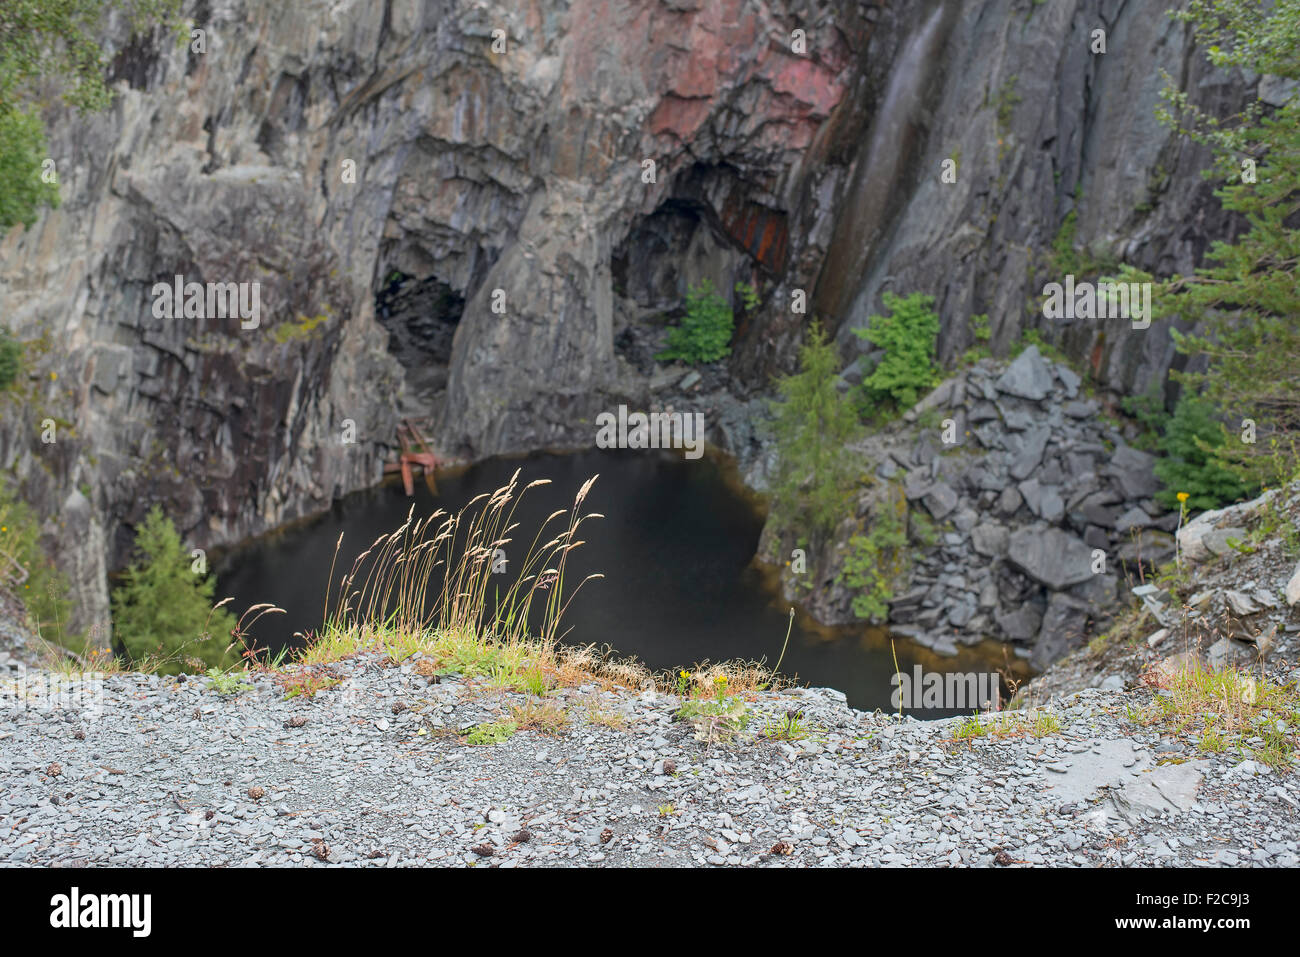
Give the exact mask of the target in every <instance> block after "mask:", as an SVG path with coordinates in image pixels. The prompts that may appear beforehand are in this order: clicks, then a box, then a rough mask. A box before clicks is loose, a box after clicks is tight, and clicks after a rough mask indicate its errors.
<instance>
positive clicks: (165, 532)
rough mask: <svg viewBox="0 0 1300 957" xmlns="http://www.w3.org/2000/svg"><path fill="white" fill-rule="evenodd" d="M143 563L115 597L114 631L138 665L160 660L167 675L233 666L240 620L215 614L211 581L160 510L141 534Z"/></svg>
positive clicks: (149, 518) (151, 513) (132, 569)
mask: <svg viewBox="0 0 1300 957" xmlns="http://www.w3.org/2000/svg"><path fill="white" fill-rule="evenodd" d="M135 547H136V551H137V558H138V559H140V560H139V561H138V562H137V563H135V564H132V565H131V566H130V568H128V569H127V571H126V574H125V576H124V577H123V581H122V584H121V585H120V586H119V587H118V588H117V589H116V590H115V591H114V592H113V630H114V634H115V635H116V637H117V638H118V640H120V641H121V642H122V645H123V647H124V648H125V649H126V652H127V655H128V656H129V657H130V658H131V659H132V660H135V661H139V660H141V659H145V658H151V659H155V660H157V661H158V663H159V666H158V670H159V672H160V673H162V674H179V673H180V672H182V671H202V670H205V669H206V668H208V667H222V668H224V667H229V666H230V665H231V664H233V663H234V662H235V660H236V658H235V656H234V655H233V654H232V653H231V652H229V651H228V650H227V646H228V645H229V644H230V641H231V638H230V635H231V632H232V631H233V629H234V627H235V619H234V616H233V615H231V614H230V613H229V612H227V611H226V610H225V609H217V610H216V611H213V610H212V605H213V602H212V592H213V589H214V588H215V587H216V583H215V581H213V580H212V579H211V578H209V577H206V576H202V575H198V574H196V573H195V572H194V571H193V570H192V568H191V562H190V557H189V555H187V554H186V552H185V549H184V546H183V545H182V544H181V537H180V535H178V534H177V532H176V528H175V526H174V525H172V522H171V519H169V518H167V517H166V516H165V515H164V514H163V511H162V509H161V508H159V507H158V506H157V505H155V506H154V507H153V508H152V509H150V511H149V514H148V515H147V516H146V517H145V520H144V521H143V522H141V523H140V525H139V527H138V528H137V529H136V535H135Z"/></svg>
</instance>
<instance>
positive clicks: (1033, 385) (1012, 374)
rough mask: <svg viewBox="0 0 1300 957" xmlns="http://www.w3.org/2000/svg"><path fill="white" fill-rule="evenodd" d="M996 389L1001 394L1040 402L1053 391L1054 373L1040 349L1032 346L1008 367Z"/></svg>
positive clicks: (996, 384)
mask: <svg viewBox="0 0 1300 957" xmlns="http://www.w3.org/2000/svg"><path fill="white" fill-rule="evenodd" d="M995 387H996V388H997V390H998V391H999V392H1005V393H1007V394H1008V395H1014V396H1019V397H1020V398H1022V399H1032V400H1033V401H1035V402H1039V401H1041V400H1043V399H1045V398H1047V395H1048V393H1050V392H1051V391H1052V371H1051V369H1050V368H1049V367H1048V365H1047V361H1046V360H1045V359H1044V358H1043V357H1042V354H1041V353H1039V351H1038V347H1037V346H1030V347H1029V348H1028V349H1026V350H1025V351H1024V352H1022V353H1020V355H1019V356H1017V357H1016V360H1015V361H1014V362H1012V363H1011V365H1009V366H1007V369H1006V371H1005V372H1003V373H1002V375H1001V377H999V379H998V381H997V382H996V383H995Z"/></svg>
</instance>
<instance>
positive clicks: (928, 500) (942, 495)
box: [921, 482, 957, 521]
mask: <svg viewBox="0 0 1300 957" xmlns="http://www.w3.org/2000/svg"><path fill="white" fill-rule="evenodd" d="M921 502H922V504H923V505H925V507H926V508H927V509H928V510H929V512H930V514H931V515H933V516H934V517H935V519H937V520H940V521H942V520H943V519H944V518H945V517H946V516H947V515H948V513H949V512H951V511H952V510H953V509H954V508H956V507H957V493H956V492H954V491H953V490H952V487H951V486H949V485H947V484H946V483H944V482H936V483H935V484H934V485H932V486H931V487H930V488H929V490H927V491H926V493H925V494H924V496H922V498H921Z"/></svg>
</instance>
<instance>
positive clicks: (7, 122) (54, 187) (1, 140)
mask: <svg viewBox="0 0 1300 957" xmlns="http://www.w3.org/2000/svg"><path fill="white" fill-rule="evenodd" d="M48 155H49V149H48V148H47V147H46V145H45V130H44V128H43V127H42V126H41V120H40V117H38V116H37V115H36V111H35V110H29V111H23V110H19V109H17V108H15V107H14V106H12V105H11V104H6V103H3V102H0V229H5V228H8V227H9V226H13V225H14V224H15V223H22V225H23V226H30V225H31V224H32V223H34V222H36V215H37V210H39V209H40V207H42V206H50V207H54V208H57V207H58V205H59V187H58V184H56V183H47V182H45V181H44V180H43V179H42V178H41V172H42V170H41V163H42V162H44V160H45V158H46V156H48Z"/></svg>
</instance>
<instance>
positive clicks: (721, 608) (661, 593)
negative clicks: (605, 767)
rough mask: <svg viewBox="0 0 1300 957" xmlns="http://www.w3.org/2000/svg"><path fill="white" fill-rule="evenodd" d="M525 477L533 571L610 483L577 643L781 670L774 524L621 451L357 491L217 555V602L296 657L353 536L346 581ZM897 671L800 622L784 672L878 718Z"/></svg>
mask: <svg viewBox="0 0 1300 957" xmlns="http://www.w3.org/2000/svg"><path fill="white" fill-rule="evenodd" d="M517 468H518V469H522V474H521V475H520V485H521V487H522V485H525V484H527V483H528V482H529V481H531V480H533V479H536V478H548V479H550V480H551V484H550V485H547V486H543V487H541V488H536V489H533V490H531V491H529V492H528V494H527V495H526V496H525V497H524V499H523V502H522V504H521V506H520V508H519V510H518V511H517V512H516V515H515V519H516V521H518V522H519V523H520V527H519V529H518V530H517V531H516V532H515V533H514V536H513V537H514V539H515V545H514V546H513V547H507V550H506V551H507V557H508V558H513V557H515V554H514V548H518V549H519V556H518V557H519V558H522V551H523V549H524V548H526V546H527V543H528V542H531V541H532V538H533V535H534V533H535V530H536V528H537V527H538V525H539V524H540V523H541V522H542V521H543V520H544V519H545V518H546V516H547V515H549V514H550V513H551V512H552V511H554V510H556V509H560V508H567V507H569V506H570V505H571V504H572V502H573V497H574V495H575V493H576V492H577V490H578V488H579V487H580V486H581V485H582V483H583V482H584V481H586V480H587V479H588V478H590V477H591V476H593V475H596V474H599V476H600V477H599V479H597V481H596V483H595V486H594V487H593V488H592V491H591V493H590V495H589V497H588V499H587V502H586V503H585V504H584V511H591V512H599V513H601V514H603V515H604V516H605V517H604V518H600V519H592V520H590V521H588V522H587V523H585V524H584V525H583V527H582V535H581V536H580V537H581V538H582V539H583V540H584V541H585V544H584V545H583V546H582V547H581V548H579V549H577V550H576V551H574V552H572V553H570V561H571V564H570V568H569V571H568V572H566V577H567V579H568V581H570V582H576V581H578V580H580V579H581V578H582V577H584V576H585V575H587V574H589V573H593V572H599V573H601V574H603V575H604V576H605V577H604V578H603V579H600V580H598V581H591V582H588V583H587V584H586V585H584V586H583V588H582V590H581V592H580V593H579V594H578V596H577V598H576V599H575V600H574V601H573V603H572V604H571V605H570V606H569V610H568V612H567V614H566V616H565V618H564V627H565V628H567V629H568V631H567V636H566V639H565V640H567V641H571V642H575V643H589V642H590V643H595V644H597V645H602V646H603V645H609V646H612V647H613V649H614V650H615V651H616V652H617V653H619V654H620V655H635V656H636V657H637V658H639V659H641V660H642V661H644V662H645V663H646V664H648V665H649V666H650V667H651V668H653V669H656V670H658V669H663V668H675V667H678V666H689V665H691V664H694V663H697V662H700V661H703V660H705V659H707V660H709V661H714V662H716V661H724V660H727V659H732V658H742V659H761V658H764V657H765V658H766V659H767V661H768V663H769V665H770V664H774V663H775V661H776V658H777V656H778V655H779V654H780V652H781V645H782V642H783V640H784V638H785V634H786V627H787V623H788V615H789V605H788V604H787V603H785V602H783V601H781V600H780V597H779V595H777V594H776V593H775V591H774V590H773V589H772V587H771V576H770V571H769V573H768V574H765V572H764V569H763V568H762V567H761V566H759V565H758V564H757V563H755V562H754V561H753V556H754V553H755V550H756V549H757V546H758V538H759V534H760V532H761V531H762V524H763V517H762V514H761V512H760V511H759V510H758V508H757V507H756V505H755V503H754V502H753V501H752V500H751V499H750V497H749V496H747V495H745V494H744V493H743V492H742V490H741V489H740V487H739V486H738V484H737V483H736V481H735V478H734V475H732V474H731V472H730V470H729V468H728V466H727V465H726V464H725V463H724V462H720V461H718V460H715V459H712V458H710V457H705V458H702V459H698V460H694V461H686V460H684V459H683V458H682V456H681V454H680V453H667V452H665V453H659V452H654V451H644V450H640V451H638V450H626V451H615V450H609V451H589V452H583V453H578V454H572V455H544V454H538V455H531V456H528V457H526V458H510V459H494V460H489V461H486V462H482V463H479V464H477V465H474V466H471V467H469V468H466V469H461V470H458V471H455V472H440V473H439V474H438V476H437V494H436V495H435V494H432V493H431V492H430V491H429V490H428V489H427V488H426V487H425V486H424V485H423V484H422V483H421V482H419V481H418V480H417V483H416V495H415V497H414V498H413V499H411V498H407V496H406V495H405V494H404V492H403V491H402V488H401V486H400V485H384V486H380V487H378V488H374V489H370V490H367V491H363V492H357V493H355V494H353V495H349V496H347V497H346V498H344V499H343V500H342V501H340V502H339V503H337V504H336V505H335V507H334V508H333V509H332V510H331V511H330V512H329V513H328V514H326V515H323V516H321V517H319V518H317V519H315V520H312V521H310V522H307V523H302V524H298V525H295V526H292V527H290V528H287V529H284V530H282V531H279V532H276V533H274V534H272V535H268V536H264V537H262V538H260V539H258V540H256V541H254V542H251V543H248V544H246V545H243V546H240V547H238V548H235V549H233V550H231V551H228V552H226V553H225V554H222V555H218V556H216V564H215V567H216V571H217V575H218V588H217V594H218V595H219V596H220V597H225V596H228V595H230V596H234V598H235V602H234V603H233V606H234V608H235V609H236V610H237V611H238V610H242V609H243V608H244V607H246V606H247V605H250V604H253V603H256V602H272V603H274V604H275V605H278V606H279V607H281V608H284V609H285V610H286V612H287V613H286V614H284V615H275V616H267V617H265V618H263V619H261V621H260V622H258V623H257V625H256V626H255V627H254V629H253V634H254V637H255V638H256V640H257V643H258V645H259V646H262V647H269V648H271V649H272V650H275V649H278V648H279V647H281V646H283V645H285V644H286V643H287V644H290V645H293V644H296V642H295V640H294V639H293V638H292V636H293V634H294V633H295V632H307V631H308V630H311V629H316V628H319V626H320V624H321V618H322V612H323V606H324V601H325V590H326V579H327V576H328V574H329V571H330V564H331V561H332V559H333V557H334V551H335V543H336V541H337V540H338V537H339V533H340V532H341V533H343V546H342V549H341V551H340V553H339V560H338V563H337V566H336V572H335V580H336V581H337V578H338V574H339V570H341V569H345V568H347V567H349V566H350V565H351V563H352V560H353V559H354V558H355V557H356V556H357V555H358V554H359V553H360V552H361V551H363V550H364V549H365V548H366V547H367V546H368V545H369V544H370V543H371V542H372V541H374V539H375V538H376V536H378V535H380V534H382V533H385V532H390V531H392V530H394V529H396V528H397V527H399V526H400V525H401V524H402V522H403V521H405V519H406V516H407V512H408V510H409V509H410V508H411V506H412V504H414V505H415V510H416V515H417V516H421V515H427V514H429V513H430V512H431V511H433V510H435V509H438V508H442V509H446V510H449V511H455V510H458V509H460V508H461V507H462V506H463V505H465V504H466V503H467V502H468V501H469V500H470V499H471V498H473V497H474V496H475V495H478V494H479V493H481V492H491V491H493V490H494V489H497V488H499V487H500V486H502V485H504V484H506V482H507V481H508V480H509V478H510V476H511V474H512V473H513V472H514V471H515V469H517ZM504 577H505V576H503V578H504ZM895 648H896V652H897V656H898V667H899V668H901V669H903V670H904V671H905V672H906V673H908V674H911V673H912V669H913V666H914V665H917V664H919V665H921V666H923V667H924V668H926V669H927V670H936V671H964V672H969V671H981V672H988V671H990V670H992V667H993V665H994V662H993V661H992V660H991V658H990V656H989V654H988V653H987V652H985V653H983V654H982V653H980V652H979V651H977V650H971V649H966V650H963V652H962V654H961V656H960V657H958V658H940V657H938V656H935V655H933V654H932V653H930V652H928V651H926V650H925V649H923V648H921V647H919V646H917V645H915V644H913V643H912V642H910V641H908V640H905V639H900V640H898V641H896V642H895ZM894 669H895V666H894V659H893V657H892V656H891V651H890V642H889V638H888V635H887V634H886V633H885V632H884V631H882V630H880V629H870V628H837V629H826V628H823V627H820V626H818V625H817V624H816V623H815V622H812V621H811V620H808V619H806V618H804V617H803V616H796V620H795V625H794V630H793V633H792V634H791V636H790V646H789V648H788V650H787V651H786V655H785V660H784V662H783V664H782V667H781V670H782V672H784V673H785V674H787V675H793V676H797V678H798V680H799V682H800V683H801V684H811V685H815V686H826V687H831V688H837V689H839V690H840V691H843V692H844V693H845V694H846V695H847V696H848V699H849V702H850V704H852V705H853V706H854V707H857V708H863V709H867V710H870V709H872V708H876V707H879V708H882V709H884V710H890V702H889V698H890V694H891V692H892V690H893V688H892V685H891V680H890V679H891V678H892V676H893V675H894V673H895V670H894ZM961 710H966V711H969V710H970V709H961ZM915 713H917V714H922V712H915ZM929 713H932V714H938V713H941V712H929ZM942 713H955V712H954V711H948V712H942Z"/></svg>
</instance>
